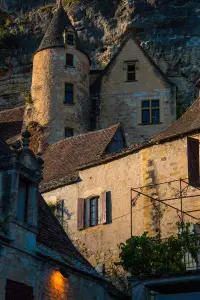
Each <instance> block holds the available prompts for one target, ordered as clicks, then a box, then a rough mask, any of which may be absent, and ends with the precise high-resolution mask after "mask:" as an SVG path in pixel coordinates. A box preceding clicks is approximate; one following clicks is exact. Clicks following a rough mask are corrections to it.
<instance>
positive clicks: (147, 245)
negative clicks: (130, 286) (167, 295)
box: [116, 223, 199, 276]
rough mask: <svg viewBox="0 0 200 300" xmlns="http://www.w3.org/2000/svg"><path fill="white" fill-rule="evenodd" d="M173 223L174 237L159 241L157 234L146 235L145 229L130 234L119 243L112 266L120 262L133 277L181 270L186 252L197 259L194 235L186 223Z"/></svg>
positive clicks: (183, 267) (196, 238)
mask: <svg viewBox="0 0 200 300" xmlns="http://www.w3.org/2000/svg"><path fill="white" fill-rule="evenodd" d="M177 225H178V228H179V233H178V235H177V237H173V236H171V237H169V238H168V239H165V240H162V239H161V238H160V233H158V234H157V235H156V236H155V237H149V236H148V233H147V232H145V233H143V235H142V236H133V237H131V238H130V239H128V240H127V241H126V243H125V244H124V243H122V244H120V249H121V253H120V262H119V263H116V265H121V266H122V267H123V268H124V269H125V270H126V271H128V272H129V273H131V274H132V275H135V276H139V275H143V276H144V275H152V274H158V273H163V272H178V271H184V270H185V264H184V257H185V255H186V254H188V253H189V254H190V255H191V256H192V258H193V259H194V260H195V261H196V262H197V254H198V252H199V246H198V237H197V235H196V234H191V232H190V229H189V228H190V225H191V224H190V223H187V224H185V225H183V224H182V225H181V224H179V223H178V224H177ZM180 229H182V230H180Z"/></svg>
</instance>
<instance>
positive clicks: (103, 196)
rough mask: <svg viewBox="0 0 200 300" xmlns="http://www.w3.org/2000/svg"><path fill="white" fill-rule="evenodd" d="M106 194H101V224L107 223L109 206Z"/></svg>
mask: <svg viewBox="0 0 200 300" xmlns="http://www.w3.org/2000/svg"><path fill="white" fill-rule="evenodd" d="M106 202H107V201H106V192H103V193H101V196H100V216H101V224H106V223H107V205H106Z"/></svg>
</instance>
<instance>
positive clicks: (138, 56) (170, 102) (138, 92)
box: [99, 39, 176, 144]
mask: <svg viewBox="0 0 200 300" xmlns="http://www.w3.org/2000/svg"><path fill="white" fill-rule="evenodd" d="M130 49H131V51H130ZM135 60H137V62H136V81H133V82H127V81H126V80H127V79H126V70H125V68H124V62H126V61H135ZM150 99H159V100H160V123H159V124H153V125H145V126H144V125H143V124H142V112H141V102H142V100H150ZM175 118H176V97H175V91H174V88H173V87H172V86H170V85H169V84H168V83H167V82H166V81H165V80H164V79H163V77H162V76H161V75H160V74H159V73H158V72H157V70H156V69H155V68H154V67H153V65H152V64H151V63H150V62H149V60H148V58H147V57H146V56H145V55H144V53H143V52H142V50H141V49H140V48H139V46H138V45H137V44H136V42H135V41H133V40H132V39H129V40H128V41H127V43H126V44H125V45H124V47H123V49H122V50H121V52H120V53H119V54H118V56H117V57H116V59H115V61H114V62H113V63H112V65H111V66H110V69H109V70H108V71H107V72H106V73H105V75H104V76H103V79H102V85H101V90H100V117H99V127H100V128H105V127H108V126H110V125H112V124H116V123H119V122H120V123H121V124H122V125H123V127H124V132H125V136H126V139H127V142H128V144H133V143H138V142H142V141H144V140H147V139H149V138H150V137H151V136H152V135H155V134H156V133H158V132H160V131H161V130H162V129H164V128H166V127H167V126H168V125H170V124H171V123H172V122H173V121H174V120H175Z"/></svg>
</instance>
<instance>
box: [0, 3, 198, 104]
mask: <svg viewBox="0 0 200 300" xmlns="http://www.w3.org/2000/svg"><path fill="white" fill-rule="evenodd" d="M4 2H6V5H7V7H8V13H5V12H1V15H0V24H1V26H0V109H5V108H10V107H14V106H19V105H21V104H23V103H24V102H28V101H29V100H30V99H29V96H28V93H29V90H30V86H31V71H32V55H33V53H34V51H35V50H36V49H37V47H38V46H39V44H40V41H41V39H42V37H43V35H44V33H45V30H46V28H47V26H48V24H49V21H50V19H51V17H52V11H53V9H54V6H53V5H51V4H55V1H43V0H41V1H39V0H29V1H27V0H26V1H25V0H24V1H23V0H7V1H2V2H0V3H4ZM63 2H64V3H65V4H66V9H67V10H68V14H69V15H70V17H71V19H72V22H73V24H74V27H75V28H76V30H77V33H78V35H79V37H80V39H81V40H82V43H83V46H84V47H85V50H86V51H87V52H88V53H89V54H90V57H91V60H92V68H93V69H96V68H104V67H105V65H106V64H107V62H108V61H109V60H110V58H111V57H112V56H113V54H114V53H115V51H117V49H118V47H119V45H120V41H121V36H122V34H123V33H124V31H125V30H126V28H127V26H128V27H137V28H140V29H141V28H142V29H143V32H142V33H141V34H140V39H141V42H142V45H143V47H144V48H145V49H146V50H147V52H148V53H149V54H150V56H151V57H152V58H153V59H154V61H155V62H156V63H157V64H158V65H159V67H160V68H161V69H162V70H163V72H164V73H165V74H166V75H167V76H168V77H169V78H170V79H171V80H172V81H173V82H174V83H176V84H177V87H178V89H179V97H180V98H183V99H184V101H185V103H187V104H189V103H191V102H192V101H193V100H194V98H195V96H196V93H197V91H196V89H195V86H194V85H195V82H196V80H197V79H198V78H199V77H200V2H199V0H190V1H189V0H136V1H132V0H104V1H102V0H101V1H100V0H82V1H78V0H65V1H63ZM73 2H75V3H76V5H74V6H70V8H69V7H68V5H67V3H68V4H69V3H73ZM47 4H48V5H47ZM44 5H45V6H44Z"/></svg>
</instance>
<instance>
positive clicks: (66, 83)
mask: <svg viewBox="0 0 200 300" xmlns="http://www.w3.org/2000/svg"><path fill="white" fill-rule="evenodd" d="M67 86H70V87H72V91H71V92H69V91H67V89H66V87H67ZM67 92H68V93H69V94H71V95H72V102H66V101H65V99H66V94H67ZM63 103H64V104H68V105H73V104H74V85H73V83H69V82H65V93H64V101H63Z"/></svg>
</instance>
